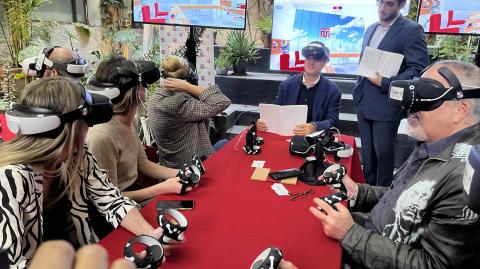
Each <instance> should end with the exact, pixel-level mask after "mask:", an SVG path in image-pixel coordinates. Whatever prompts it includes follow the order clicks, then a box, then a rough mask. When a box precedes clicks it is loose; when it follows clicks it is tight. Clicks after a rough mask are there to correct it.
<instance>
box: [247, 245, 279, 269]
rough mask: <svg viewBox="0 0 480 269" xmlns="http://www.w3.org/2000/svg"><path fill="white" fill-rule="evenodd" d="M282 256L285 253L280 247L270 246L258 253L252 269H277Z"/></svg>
mask: <svg viewBox="0 0 480 269" xmlns="http://www.w3.org/2000/svg"><path fill="white" fill-rule="evenodd" d="M282 257H283V253H282V251H281V250H280V249H279V248H276V247H269V248H267V249H265V250H264V251H262V253H260V255H258V257H257V258H256V259H255V260H254V261H253V263H252V265H251V266H250V269H277V268H278V266H279V265H280V261H281V260H282Z"/></svg>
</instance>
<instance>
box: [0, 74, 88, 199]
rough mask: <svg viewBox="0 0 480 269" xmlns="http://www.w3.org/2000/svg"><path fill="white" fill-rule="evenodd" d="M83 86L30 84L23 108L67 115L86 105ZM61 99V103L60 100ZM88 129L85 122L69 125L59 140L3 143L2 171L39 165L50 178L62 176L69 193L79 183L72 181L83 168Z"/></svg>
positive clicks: (55, 80) (56, 81)
mask: <svg viewBox="0 0 480 269" xmlns="http://www.w3.org/2000/svg"><path fill="white" fill-rule="evenodd" d="M82 91H83V88H82V86H81V85H80V84H79V83H78V82H76V81H75V80H73V79H71V78H66V77H48V78H43V79H41V80H36V81H33V82H31V83H30V84H28V85H27V86H26V87H25V89H24V90H23V93H22V96H21V101H20V104H21V105H24V106H29V107H40V108H47V109H50V110H53V111H55V112H57V113H61V114H63V113H67V112H70V111H72V110H74V109H76V108H78V107H79V106H80V105H81V104H83V102H84V99H83V97H82ZM60 98H61V99H60ZM87 128H88V126H87V124H86V123H85V122H83V121H78V120H77V121H74V122H73V123H67V124H65V126H64V128H63V130H62V132H61V133H60V135H58V136H57V137H56V138H53V139H50V138H45V137H40V136H37V135H22V134H18V135H17V136H16V137H15V138H13V139H12V140H10V141H8V142H4V143H0V152H1V153H2V154H1V155H0V167H2V166H6V165H12V164H24V165H36V166H40V167H42V168H43V171H44V174H45V175H47V176H52V177H56V176H60V178H61V179H62V181H63V182H64V183H65V186H67V188H66V189H65V190H67V189H68V188H69V187H70V188H73V187H74V186H76V183H75V182H74V181H73V180H72V179H73V178H74V176H75V174H76V173H77V171H78V170H79V169H82V168H83V163H82V158H83V155H84V150H83V143H84V139H85V137H84V135H82V134H84V133H85V132H82V130H85V129H87Z"/></svg>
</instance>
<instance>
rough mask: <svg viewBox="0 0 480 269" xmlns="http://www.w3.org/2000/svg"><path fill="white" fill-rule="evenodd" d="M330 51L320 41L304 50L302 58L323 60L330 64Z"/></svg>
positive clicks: (312, 43)
mask: <svg viewBox="0 0 480 269" xmlns="http://www.w3.org/2000/svg"><path fill="white" fill-rule="evenodd" d="M329 55H330V50H329V49H328V48H327V47H326V46H325V44H323V43H322V42H319V41H312V42H310V43H308V45H306V46H305V47H303V48H302V56H303V57H304V58H305V59H307V58H313V59H315V60H322V61H324V62H328V61H329V59H330V56H329Z"/></svg>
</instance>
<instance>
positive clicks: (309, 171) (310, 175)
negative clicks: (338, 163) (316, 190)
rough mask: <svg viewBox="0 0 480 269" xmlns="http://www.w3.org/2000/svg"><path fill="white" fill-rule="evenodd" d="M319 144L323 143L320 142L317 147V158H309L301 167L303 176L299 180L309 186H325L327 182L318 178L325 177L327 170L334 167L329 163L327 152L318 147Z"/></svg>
mask: <svg viewBox="0 0 480 269" xmlns="http://www.w3.org/2000/svg"><path fill="white" fill-rule="evenodd" d="M319 143H321V141H318V142H317V146H315V157H313V156H310V157H307V158H306V159H305V162H304V163H303V164H302V166H300V170H301V171H302V172H303V174H302V175H300V176H298V180H300V181H302V182H303V183H305V184H308V185H313V186H319V185H325V182H323V181H321V180H318V177H319V176H321V175H323V172H324V171H325V169H327V168H328V167H329V166H331V165H332V164H331V163H330V162H328V160H327V158H326V156H325V152H323V151H322V150H321V147H320V146H318V144H319Z"/></svg>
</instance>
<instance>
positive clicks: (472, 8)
mask: <svg viewBox="0 0 480 269" xmlns="http://www.w3.org/2000/svg"><path fill="white" fill-rule="evenodd" d="M417 20H418V23H419V24H421V25H422V26H423V28H424V29H425V32H426V33H431V34H469V35H479V34H480V1H478V0H421V1H420V3H419V5H418V16H417Z"/></svg>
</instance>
